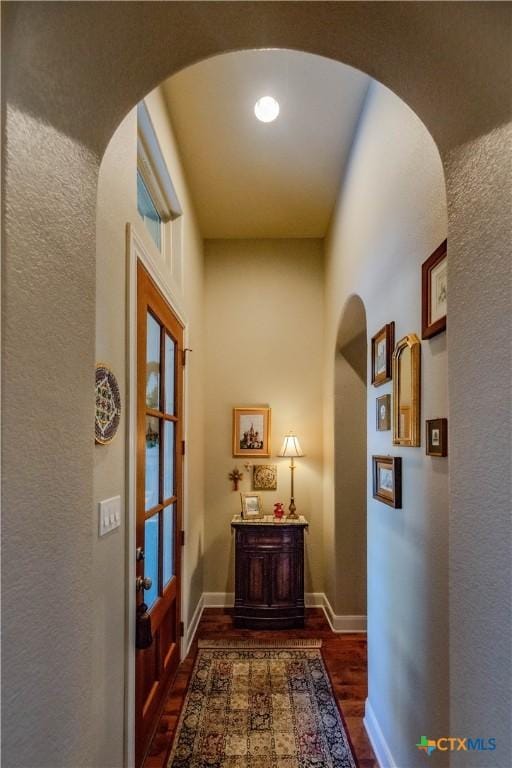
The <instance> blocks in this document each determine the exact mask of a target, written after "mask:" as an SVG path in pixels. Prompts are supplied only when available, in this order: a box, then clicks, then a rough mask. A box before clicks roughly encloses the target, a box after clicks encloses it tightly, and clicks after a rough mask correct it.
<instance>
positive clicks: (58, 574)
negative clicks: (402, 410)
mask: <svg viewBox="0 0 512 768" xmlns="http://www.w3.org/2000/svg"><path fill="white" fill-rule="evenodd" d="M1 10H2V50H3V52H4V53H5V60H4V61H5V66H4V68H3V69H4V71H3V75H4V86H5V87H4V98H5V99H6V100H7V102H8V113H7V120H6V121H5V122H4V124H3V142H2V151H3V161H4V163H3V168H4V189H3V192H4V197H3V200H4V208H3V222H2V223H3V247H4V253H3V270H4V271H3V277H2V281H3V285H2V288H3V294H2V310H3V323H2V332H3V339H2V354H3V362H4V366H3V370H4V376H3V386H2V395H3V404H4V408H3V413H4V415H3V425H2V430H3V431H2V451H3V456H2V459H3V498H2V503H3V546H2V568H3V570H2V575H3V579H2V582H3V588H4V596H3V608H4V622H3V633H4V638H3V640H4V642H3V654H4V657H3V681H2V682H3V686H2V688H3V690H2V695H3V700H4V701H3V703H4V706H3V708H2V710H3V717H4V723H3V726H4V734H5V744H4V749H3V758H4V762H5V763H6V765H10V766H15V765H23V768H27V766H30V768H33V766H48V768H57V767H58V766H69V765H73V768H78V767H79V766H87V765H90V743H91V739H92V738H93V734H94V733H97V731H98V729H101V728H102V727H103V725H102V720H101V713H100V712H97V711H96V712H94V713H93V712H92V701H93V690H92V680H91V675H90V665H91V663H92V656H91V646H92V642H93V633H92V620H91V619H92V612H93V610H94V605H95V600H96V597H97V596H96V593H95V591H94V588H93V583H92V579H91V574H92V558H91V551H92V532H91V509H92V505H93V446H92V440H91V414H92V412H93V394H92V389H91V384H90V382H91V375H92V369H93V365H94V335H95V328H94V313H95V295H94V294H95V291H94V259H95V214H96V211H95V199H96V178H97V173H98V169H99V158H100V156H101V154H102V153H103V151H104V149H105V147H106V145H107V143H108V141H109V139H110V137H111V136H112V134H113V133H114V131H115V129H116V128H117V126H118V125H119V123H120V122H121V119H122V118H123V117H124V116H125V115H126V114H127V113H128V112H129V110H130V109H131V108H132V107H133V106H134V105H135V104H136V102H137V101H138V100H139V99H140V98H141V97H143V96H144V94H145V93H147V92H148V91H149V90H151V88H152V87H154V86H155V85H157V84H158V83H159V82H160V81H161V80H163V79H164V78H165V77H167V76H168V75H169V74H171V73H172V72H173V71H176V70H177V69H179V68H180V67H182V66H185V65H186V64H187V63H191V62H192V61H195V60H198V59H200V58H202V57H206V56H209V55H213V54H215V53H219V52H221V51H225V50H233V49H236V48H244V47H258V46H268V47H273V46H277V47H279V46H283V47H290V48H297V49H299V50H300V49H304V50H308V51H310V52H312V53H319V54H323V55H326V56H332V57H333V58H336V59H339V60H341V61H344V62H345V63H349V64H351V65H353V66H356V67H359V68H361V69H362V70H363V71H366V72H368V73H369V74H371V75H373V76H374V77H375V78H377V79H378V80H380V81H381V82H384V83H385V84H386V85H388V86H389V87H390V88H392V89H393V90H394V91H395V92H396V93H397V94H398V95H399V96H401V97H402V98H403V99H404V100H405V101H406V102H407V103H408V104H409V105H411V106H412V107H413V108H414V109H415V111H416V112H417V114H418V115H419V116H420V117H421V119H422V120H423V121H424V123H425V124H426V125H427V127H428V129H429V130H430V131H431V133H432V134H433V135H434V137H435V139H436V141H437V142H438V145H439V147H440V150H441V154H442V156H443V157H445V158H446V175H447V186H448V200H449V206H450V231H451V230H452V229H453V232H454V238H453V243H452V244H451V246H450V274H451V275H454V276H455V278H454V280H455V279H458V278H459V276H460V279H461V281H462V282H461V287H462V288H463V290H462V291H461V293H460V294H458V293H457V291H455V286H454V280H451V286H452V287H451V299H450V318H451V319H450V322H451V324H452V326H453V329H454V331H453V332H452V331H449V335H450V347H451V350H453V352H451V353H450V361H449V378H450V392H451V393H452V398H453V397H455V396H460V397H461V402H462V403H464V404H465V403H469V405H470V410H471V408H472V407H473V406H474V404H475V403H478V419H477V420H475V426H474V428H473V429H472V433H471V444H470V446H464V444H463V442H462V440H463V435H464V434H465V426H464V425H465V424H466V423H467V420H468V415H467V413H468V409H467V408H463V409H462V411H463V412H462V411H461V410H455V412H454V414H455V415H454V417H453V418H451V430H452V457H451V462H452V471H453V472H454V483H455V484H454V486H453V488H452V489H451V491H450V503H451V520H452V525H453V526H455V527H454V528H453V534H454V535H452V539H451V550H450V558H451V560H452V562H453V564H454V567H455V572H456V574H457V577H455V576H454V577H453V578H452V582H451V584H452V593H451V606H452V607H451V611H452V617H451V618H452V622H451V626H450V644H451V648H452V651H453V658H454V659H455V658H457V659H462V658H464V656H465V654H466V652H467V653H468V655H469V649H470V647H471V646H472V643H473V640H474V641H475V642H476V647H477V648H479V649H481V650H482V651H483V655H482V656H481V658H482V660H483V661H485V663H483V664H482V667H481V669H482V670H484V671H483V672H481V673H480V672H479V674H476V675H475V671H474V668H473V666H472V665H471V664H463V663H457V664H456V665H454V671H453V673H452V678H451V686H452V689H453V697H452V714H453V713H455V712H457V713H459V714H460V713H465V717H464V720H467V719H468V718H471V722H478V721H479V720H480V719H481V718H483V716H484V713H492V712H494V711H496V707H497V702H498V698H497V696H498V693H501V694H503V695H504V698H505V700H504V703H503V704H500V706H503V707H504V708H505V707H506V706H507V704H508V703H509V702H510V698H509V697H510V686H508V687H507V679H506V672H507V670H508V671H509V670H510V667H506V668H500V666H498V665H496V664H494V663H492V655H493V651H492V648H491V645H490V644H489V645H485V641H486V639H487V640H488V638H489V634H490V633H491V632H492V636H493V637H494V638H498V637H501V638H503V643H505V642H506V638H507V637H510V632H511V614H510V610H508V609H507V606H506V605H505V604H504V603H503V602H501V600H500V595H499V594H497V592H496V585H497V584H502V585H503V588H504V589H505V588H506V587H507V585H509V583H510V568H511V565H510V557H509V554H508V553H507V554H506V556H505V554H504V553H503V549H502V547H503V546H504V542H506V535H507V533H508V531H509V527H508V526H509V523H508V522H507V519H506V517H505V512H504V493H505V490H506V489H505V488H504V482H505V480H504V478H506V477H508V475H507V474H503V469H504V465H505V462H506V461H507V460H508V459H509V451H510V446H509V444H508V442H507V441H508V436H509V425H508V424H507V422H506V420H505V419H503V418H501V415H500V413H499V410H498V407H497V402H495V398H494V397H493V396H492V393H496V392H498V393H499V394H498V402H501V401H504V400H505V398H504V397H503V395H502V387H503V381H504V374H505V373H506V372H507V371H506V363H507V361H506V356H505V354H504V353H503V347H500V348H498V349H497V344H496V339H495V338H494V337H493V334H492V332H491V330H490V329H493V328H496V327H498V326H501V325H502V324H503V318H504V317H505V316H506V314H507V313H508V311H509V309H510V301H509V298H510V295H509V294H507V295H505V294H504V293H503V290H504V282H503V281H500V288H499V290H497V289H496V287H495V284H496V274H495V270H494V264H496V266H497V272H498V273H499V271H500V269H501V270H502V269H503V268H504V261H503V260H504V259H505V258H506V256H507V254H509V253H510V218H509V217H510V206H509V205H507V204H502V205H496V206H494V202H495V201H496V200H498V199H499V200H503V201H505V203H506V202H507V200H508V197H507V196H508V195H509V194H510V183H509V176H510V170H509V168H508V167H507V165H506V164H505V163H504V162H503V155H504V152H505V151H506V147H505V144H504V141H503V138H502V134H501V133H500V132H494V129H496V128H498V127H500V126H504V125H506V124H507V123H508V122H510V120H511V111H512V110H511V103H510V93H511V77H512V75H511V72H510V46H509V41H510V32H511V11H512V9H511V6H510V4H509V3H499V4H498V3H478V2H476V3H450V4H448V3H442V4H441V3H435V4H434V3H374V4H371V5H370V4H368V3H336V4H333V3H295V2H290V3H288V2H283V3H281V2H270V3H266V2H264V3H259V2H254V3H229V2H227V3H195V2H191V3H179V2H176V3H173V2H169V3H158V4H156V3H155V4H151V6H150V5H149V4H147V3H66V4H63V3H4V4H3V5H2V9H1ZM468 41H470V42H471V44H470V45H469V44H468ZM470 140H472V144H467V143H468V142H469V141H470ZM465 144H467V146H464V145H465ZM86 147H88V148H89V149H90V150H92V151H93V152H94V153H95V154H96V157H94V156H93V155H92V154H91V152H90V151H89V150H87V149H86ZM449 150H451V153H450V155H448V151H449ZM468 155H469V156H468ZM468 182H469V183H468ZM482 182H483V183H482ZM27 210H30V213H31V215H30V216H27ZM489 222H492V237H490V232H489ZM377 253H378V248H377ZM482 264H485V266H486V269H485V270H481V268H480V267H481V265H482ZM466 270H467V271H466ZM476 275H478V285H479V288H478V290H479V297H480V296H482V295H483V296H485V295H491V296H492V300H490V301H488V302H484V303H482V305H481V306H479V308H478V320H479V323H480V325H481V326H483V328H484V330H485V333H484V336H483V341H484V344H479V345H478V346H472V347H471V349H470V350H469V352H468V349H467V344H468V343H469V340H468V333H467V331H468V325H467V324H468V305H467V304H466V301H467V299H468V297H469V298H471V299H472V298H473V294H472V293H471V290H470V287H471V285H472V284H473V286H475V285H476V282H475V281H474V277H475V276H476ZM495 293H496V298H494V294H495ZM470 311H471V313H473V312H474V311H475V306H474V304H471V305H470ZM459 344H460V345H461V346H460V347H459ZM488 348H489V349H494V350H495V352H496V354H495V355H494V357H493V365H492V368H491V369H490V370H487V374H486V375H487V379H488V385H489V386H488V388H487V389H486V393H485V397H480V395H481V384H480V381H481V379H480V380H479V382H476V381H475V380H474V379H473V378H469V380H468V376H467V370H466V369H467V359H466V353H468V354H469V355H470V356H471V361H472V366H473V370H477V371H480V372H481V371H484V370H485V368H484V366H485V365H486V364H487V363H488V360H489V356H488V352H487V350H488ZM457 350H458V351H457ZM497 361H498V364H497ZM57 366H59V367H57ZM5 370H8V372H9V373H8V376H6V375H5ZM27 372H29V373H27ZM481 378H483V376H482V377H481ZM462 393H463V394H462ZM27 404H29V405H30V410H28V411H27ZM452 407H453V405H452ZM27 422H28V423H29V427H28V428H27ZM489 435H492V439H491V438H489ZM489 442H490V443H491V444H490V445H489V446H488V447H487V449H486V454H485V458H486V464H487V466H489V467H492V468H493V474H492V475H490V477H492V478H494V481H493V482H492V484H490V485H483V484H482V483H481V482H479V479H478V478H479V472H480V468H481V467H482V461H481V459H480V454H479V451H478V450H475V449H474V446H475V445H476V446H481V445H487V444H488V443H489ZM494 468H497V471H498V473H499V477H498V478H497V479H496V476H495V475H494ZM459 473H460V474H459ZM475 509H481V510H482V514H483V513H485V514H487V516H488V519H489V520H491V521H493V522H494V519H496V520H497V521H498V524H497V526H496V533H497V535H499V534H501V539H500V541H501V543H500V546H499V547H497V548H496V549H495V550H494V551H493V552H492V556H491V558H489V559H490V562H487V559H486V563H487V565H486V567H485V568H482V569H480V571H479V574H478V575H479V586H478V590H477V591H476V592H472V591H470V590H468V589H467V588H466V582H465V581H464V578H463V576H464V573H465V570H466V569H467V567H468V566H467V565H463V564H462V563H463V561H464V559H465V558H466V557H467V555H468V553H470V556H471V560H473V561H474V560H476V559H478V558H479V554H480V552H481V542H482V530H481V525H482V524H483V522H482V519H481V518H479V519H478V524H475V527H474V528H473V527H472V524H473V523H474V521H475V515H474V514H473V515H470V517H469V518H466V512H465V510H473V511H474V510H475ZM491 527H492V526H488V528H487V529H486V535H488V532H489V529H490V528H491ZM429 530H430V529H429ZM459 532H460V533H463V535H461V536H460V537H457V536H456V535H455V534H457V533H459ZM503 534H505V536H504V535H503ZM397 535H399V533H397ZM486 554H487V552H486ZM56 581H58V585H57V586H58V587H59V592H58V594H56V591H55V584H56ZM20 608H21V610H20ZM462 615H463V616H464V621H461V618H462ZM482 616H483V617H484V620H482ZM6 617H7V618H6ZM425 631H426V632H428V631H429V630H428V627H426V628H425ZM64 681H65V684H64ZM375 684H376V685H377V686H380V685H381V681H380V680H378V679H377V680H375ZM418 690H419V689H418ZM502 701H503V699H502ZM406 704H407V702H405V705H406ZM93 721H94V724H93ZM505 721H506V718H504V720H503V723H505ZM384 724H385V727H386V735H387V730H388V725H387V723H386V721H384ZM463 726H464V724H462V725H461V727H463ZM390 733H391V731H390ZM500 733H502V734H503V739H504V740H505V738H506V734H505V727H504V725H503V726H501V731H500ZM481 759H482V765H484V761H485V762H486V763H487V764H488V765H492V764H494V765H495V764H496V755H490V754H489V753H487V754H482V755H481ZM499 759H500V761H501V763H500V764H501V765H505V764H509V763H510V754H509V753H508V754H507V746H506V743H505V741H504V746H503V747H502V750H501V752H500V755H499ZM493 761H494V762H493ZM116 768H117V767H116Z"/></svg>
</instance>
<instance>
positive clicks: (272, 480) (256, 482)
mask: <svg viewBox="0 0 512 768" xmlns="http://www.w3.org/2000/svg"><path fill="white" fill-rule="evenodd" d="M252 484H253V488H254V490H255V491H275V490H277V464H255V465H254V467H253V475H252Z"/></svg>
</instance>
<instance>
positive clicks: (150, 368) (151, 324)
mask: <svg viewBox="0 0 512 768" xmlns="http://www.w3.org/2000/svg"><path fill="white" fill-rule="evenodd" d="M147 317H148V324H147V335H146V407H147V408H153V409H154V410H155V411H158V410H159V409H160V324H159V323H157V321H156V320H155V318H154V317H153V315H152V314H151V313H150V312H148V315H147Z"/></svg>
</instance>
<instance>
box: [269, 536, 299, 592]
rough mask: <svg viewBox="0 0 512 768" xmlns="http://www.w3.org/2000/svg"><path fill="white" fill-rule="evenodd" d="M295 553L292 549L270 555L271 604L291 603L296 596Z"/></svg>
mask: <svg viewBox="0 0 512 768" xmlns="http://www.w3.org/2000/svg"><path fill="white" fill-rule="evenodd" d="M296 582H297V566H296V554H295V552H294V551H293V550H289V551H286V550H285V551H284V552H276V553H275V554H273V555H272V598H271V600H272V605H281V606H282V605H293V604H294V602H295V599H296V596H297V583H296Z"/></svg>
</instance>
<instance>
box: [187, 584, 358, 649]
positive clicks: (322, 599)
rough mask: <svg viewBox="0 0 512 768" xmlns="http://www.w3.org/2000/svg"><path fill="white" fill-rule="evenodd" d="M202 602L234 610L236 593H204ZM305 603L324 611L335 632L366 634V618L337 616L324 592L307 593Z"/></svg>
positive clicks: (213, 606)
mask: <svg viewBox="0 0 512 768" xmlns="http://www.w3.org/2000/svg"><path fill="white" fill-rule="evenodd" d="M201 601H202V606H203V608H232V607H233V605H234V604H235V593H234V592H203V595H202V598H201V600H200V601H199V602H200V603H201ZM304 602H305V604H306V606H307V607H308V608H315V607H316V608H322V609H323V612H324V613H325V616H326V619H327V621H328V622H329V625H330V627H331V629H332V631H333V632H366V616H350V615H337V614H335V613H334V611H333V609H332V606H331V604H330V602H329V600H328V599H327V596H326V595H325V594H324V592H306V594H305V595H304ZM198 605H199V604H198ZM194 617H195V614H194ZM198 622H199V619H198ZM187 634H188V633H187ZM190 642H192V641H190Z"/></svg>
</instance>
